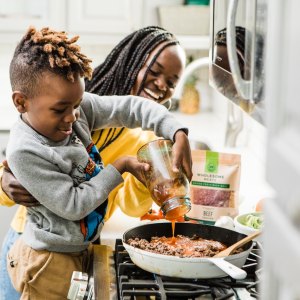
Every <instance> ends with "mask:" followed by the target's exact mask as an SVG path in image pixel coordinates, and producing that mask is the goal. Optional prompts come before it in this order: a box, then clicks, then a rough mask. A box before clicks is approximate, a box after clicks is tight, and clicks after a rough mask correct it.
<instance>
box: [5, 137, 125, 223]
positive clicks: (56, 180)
mask: <svg viewBox="0 0 300 300" xmlns="http://www.w3.org/2000/svg"><path fill="white" fill-rule="evenodd" d="M29 143H30V141H29ZM44 155H45V153H43V154H42V153H40V148H39V147H36V150H34V148H32V147H31V148H30V150H25V151H24V149H23V150H22V151H21V150H16V151H13V152H12V153H10V154H9V153H8V162H9V167H10V169H11V171H12V172H13V173H14V174H15V176H16V178H17V179H18V180H19V181H20V182H22V185H23V186H24V187H25V188H26V190H28V192H29V193H31V194H32V196H33V197H34V198H35V199H37V200H38V201H39V202H40V203H41V204H42V205H44V206H45V207H47V208H48V209H49V210H51V211H52V212H53V213H55V214H56V215H58V216H60V217H63V218H65V219H68V220H73V221H76V220H80V219H82V218H84V217H85V216H87V215H88V214H89V213H90V212H92V211H93V210H95V209H96V208H97V207H98V206H99V205H101V204H102V203H103V202H104V201H105V200H106V199H107V197H108V194H109V193H110V191H112V190H113V189H114V188H115V187H116V186H117V185H118V184H120V183H121V182H122V181H123V178H122V176H121V174H120V172H119V171H118V170H117V169H116V168H115V167H113V166H112V165H108V166H107V167H106V168H104V169H103V170H101V171H100V173H99V174H97V176H94V177H92V178H91V179H90V180H89V181H85V182H82V183H81V184H80V185H78V186H74V182H73V179H72V178H71V176H70V175H69V174H65V173H63V172H62V171H61V170H60V169H59V167H58V166H57V164H55V162H53V161H52V159H51V157H49V156H46V157H47V159H48V160H47V159H45V157H44ZM20 157H22V159H19V158H20Z"/></svg>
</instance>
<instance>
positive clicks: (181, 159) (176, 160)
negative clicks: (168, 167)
mask: <svg viewBox="0 0 300 300" xmlns="http://www.w3.org/2000/svg"><path fill="white" fill-rule="evenodd" d="M174 140H175V143H174V145H173V150H172V154H173V170H174V172H178V171H179V169H180V167H182V168H183V169H184V172H185V174H186V176H187V178H188V180H189V181H191V179H192V176H193V172H192V154H191V147H190V142H189V139H188V136H187V135H186V133H185V132H184V131H183V130H178V131H177V132H176V133H175V137H174Z"/></svg>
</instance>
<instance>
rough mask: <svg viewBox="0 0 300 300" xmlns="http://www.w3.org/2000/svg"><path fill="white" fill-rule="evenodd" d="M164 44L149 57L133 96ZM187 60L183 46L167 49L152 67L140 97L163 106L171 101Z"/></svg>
mask: <svg viewBox="0 0 300 300" xmlns="http://www.w3.org/2000/svg"><path fill="white" fill-rule="evenodd" d="M164 44H165V43H163V44H161V45H159V46H157V47H156V48H155V49H154V50H153V51H152V52H151V53H150V55H149V56H148V58H147V60H146V62H145V64H144V66H143V67H142V68H141V70H140V72H139V73H138V76H137V80H136V82H135V84H134V86H133V88H132V90H131V95H137V93H138V91H139V89H140V86H141V84H142V82H143V79H144V76H145V74H146V71H147V69H148V68H149V66H150V64H151V62H152V60H153V58H154V57H155V55H156V54H157V52H158V51H159V50H160V49H161V48H162V47H163V46H164ZM185 59H186V57H185V52H184V50H183V49H182V47H181V46H179V45H171V46H168V47H166V48H165V49H164V50H163V51H162V52H161V53H160V54H159V56H158V57H157V59H156V61H155V62H154V63H153V64H152V66H151V67H150V69H149V71H148V74H147V77H146V80H145V81H144V84H143V86H142V89H141V92H140V93H139V95H138V96H142V97H145V98H148V99H151V100H154V101H156V102H158V103H161V104H162V103H164V102H166V101H167V100H168V99H170V98H171V97H172V95H173V93H174V90H175V87H176V84H177V82H178V80H179V78H180V77H181V75H182V72H183V69H184V66H185Z"/></svg>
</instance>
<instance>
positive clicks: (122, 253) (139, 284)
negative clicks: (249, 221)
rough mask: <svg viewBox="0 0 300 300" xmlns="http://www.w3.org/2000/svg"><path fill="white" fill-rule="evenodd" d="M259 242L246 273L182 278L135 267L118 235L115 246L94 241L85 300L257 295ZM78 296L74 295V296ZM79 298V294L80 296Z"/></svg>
mask: <svg viewBox="0 0 300 300" xmlns="http://www.w3.org/2000/svg"><path fill="white" fill-rule="evenodd" d="M261 252H262V245H261V243H259V242H255V245H254V247H253V249H252V251H251V253H250V254H249V256H248V258H247V260H246V263H245V265H244V266H243V269H244V270H245V271H246V272H247V277H246V278H245V279H243V280H234V279H232V278H231V277H229V276H227V277H222V278H215V279H183V278H174V277H166V276H160V275H157V274H153V273H149V272H147V271H144V270H142V269H141V268H139V267H137V266H136V265H135V264H134V263H133V262H132V261H131V259H130V257H129V255H128V253H127V251H126V250H125V248H124V247H123V244H122V240H121V239H117V240H116V243H115V249H114V250H113V249H112V248H111V247H110V246H106V245H94V258H93V264H92V268H91V271H90V274H89V285H88V291H87V292H86V297H85V298H83V299H88V300H179V299H180V300H198V299H200V300H210V299H214V300H222V299H229V300H234V299H241V300H250V299H251V300H253V299H258V298H259V281H260V277H261V269H260V258H261ZM74 299H77V298H74ZM81 299H82V298H81Z"/></svg>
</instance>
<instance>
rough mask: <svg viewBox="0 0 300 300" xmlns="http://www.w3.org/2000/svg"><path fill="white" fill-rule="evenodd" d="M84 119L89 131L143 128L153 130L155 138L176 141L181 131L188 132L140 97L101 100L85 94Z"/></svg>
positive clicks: (164, 111) (153, 103)
mask: <svg viewBox="0 0 300 300" xmlns="http://www.w3.org/2000/svg"><path fill="white" fill-rule="evenodd" d="M84 95H85V96H84V100H83V101H82V104H81V108H82V110H81V112H80V113H81V117H82V118H83V119H85V121H86V122H87V123H88V124H89V127H90V128H89V129H90V130H97V129H100V128H105V127H106V128H107V127H127V128H137V127H141V128H142V129H143V130H152V131H154V133H155V135H156V136H160V137H164V138H166V139H170V140H172V141H174V135H175V133H176V132H177V131H178V130H180V129H181V130H184V131H185V132H186V133H187V132H188V129H187V128H186V127H184V126H183V125H182V124H181V123H180V122H178V121H177V120H176V118H175V117H174V116H173V115H172V114H171V113H170V112H169V111H168V110H167V109H166V108H165V107H164V106H163V105H160V104H158V103H156V102H154V101H152V100H149V99H146V98H142V97H138V96H131V95H129V96H101V97H100V96H98V95H94V94H90V93H85V94H84Z"/></svg>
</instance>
